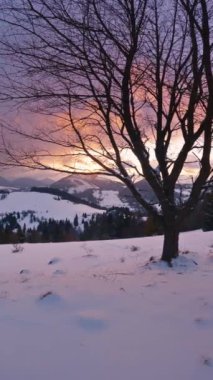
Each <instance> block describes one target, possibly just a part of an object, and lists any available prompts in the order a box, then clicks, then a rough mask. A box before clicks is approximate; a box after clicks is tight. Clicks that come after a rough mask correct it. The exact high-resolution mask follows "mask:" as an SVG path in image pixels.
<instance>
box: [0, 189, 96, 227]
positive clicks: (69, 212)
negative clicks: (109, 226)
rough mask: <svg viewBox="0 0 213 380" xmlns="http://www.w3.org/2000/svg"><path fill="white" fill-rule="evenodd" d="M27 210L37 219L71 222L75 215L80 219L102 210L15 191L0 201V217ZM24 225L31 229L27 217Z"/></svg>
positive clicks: (38, 194)
mask: <svg viewBox="0 0 213 380" xmlns="http://www.w3.org/2000/svg"><path fill="white" fill-rule="evenodd" d="M28 210H32V211H34V212H35V216H36V217H37V218H39V219H49V218H52V219H55V220H66V219H69V220H70V221H71V222H73V219H74V217H75V215H76V214H77V215H78V216H79V217H80V216H82V214H83V213H86V214H87V216H88V217H89V216H90V215H92V214H97V213H103V210H98V209H95V208H93V207H90V206H87V205H83V204H76V203H73V202H70V201H67V200H63V199H59V200H58V197H57V196H54V195H51V194H45V193H38V192H30V191H29V192H28V191H20V192H18V191H16V192H12V193H10V194H8V195H7V196H6V198H4V199H1V200H0V215H5V214H6V213H10V212H22V211H28ZM24 223H26V225H27V227H31V225H30V223H29V216H27V217H26V218H25V219H23V220H22V224H24ZM34 224H35V223H34Z"/></svg>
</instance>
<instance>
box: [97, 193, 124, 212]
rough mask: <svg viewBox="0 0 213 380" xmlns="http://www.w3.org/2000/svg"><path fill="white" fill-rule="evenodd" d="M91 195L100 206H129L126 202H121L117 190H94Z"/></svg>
mask: <svg viewBox="0 0 213 380" xmlns="http://www.w3.org/2000/svg"><path fill="white" fill-rule="evenodd" d="M93 196H94V197H95V198H96V199H97V201H98V204H99V205H100V206H101V207H108V208H110V207H130V205H129V204H128V203H124V202H122V200H121V199H120V198H119V191H117V190H101V191H100V190H94V191H93Z"/></svg>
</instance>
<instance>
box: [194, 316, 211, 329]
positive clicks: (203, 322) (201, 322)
mask: <svg viewBox="0 0 213 380" xmlns="http://www.w3.org/2000/svg"><path fill="white" fill-rule="evenodd" d="M195 323H196V324H197V325H198V326H200V327H202V328H212V327H213V320H211V319H206V318H203V317H198V318H195Z"/></svg>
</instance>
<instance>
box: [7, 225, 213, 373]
mask: <svg viewBox="0 0 213 380" xmlns="http://www.w3.org/2000/svg"><path fill="white" fill-rule="evenodd" d="M22 248H23V250H22V251H21V250H20V251H18V252H17V250H16V252H14V249H13V246H11V245H4V246H0V329H1V342H0V379H2V380H23V379H31V380H38V379H39V380H47V379H48V380H58V379H63V380H70V379H73V380H85V379H88V380H90V379H92V380H100V379H101V380H109V379H110V380H130V379H133V380H141V379H142V378H143V379H145V380H156V379H164V380H171V379H172V380H180V379H181V380H201V379H202V380H210V379H212V378H213V298H212V278H213V232H205V233H204V232H202V231H195V232H189V233H183V234H182V235H181V239H180V249H181V252H180V258H179V259H177V260H176V261H175V262H174V263H173V264H174V265H173V267H172V268H168V267H167V265H166V264H165V263H161V262H159V261H158V260H157V259H158V258H159V256H160V252H161V248H162V237H161V236H155V237H148V238H140V239H129V240H128V239H126V240H113V241H105V242H103V241H97V242H73V243H57V244H53V243H49V244H34V245H33V244H32V245H30V244H24V245H23V246H22ZM150 256H153V257H155V258H156V260H155V259H154V260H152V261H149V259H150Z"/></svg>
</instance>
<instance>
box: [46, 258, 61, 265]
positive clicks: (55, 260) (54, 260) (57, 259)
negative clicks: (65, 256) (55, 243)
mask: <svg viewBox="0 0 213 380" xmlns="http://www.w3.org/2000/svg"><path fill="white" fill-rule="evenodd" d="M60 261H61V260H60V259H59V258H58V257H53V258H52V259H51V260H50V261H49V262H48V265H54V264H57V263H59V262H60Z"/></svg>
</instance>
